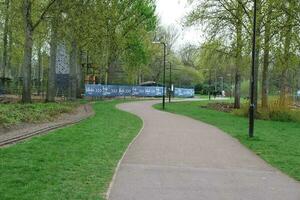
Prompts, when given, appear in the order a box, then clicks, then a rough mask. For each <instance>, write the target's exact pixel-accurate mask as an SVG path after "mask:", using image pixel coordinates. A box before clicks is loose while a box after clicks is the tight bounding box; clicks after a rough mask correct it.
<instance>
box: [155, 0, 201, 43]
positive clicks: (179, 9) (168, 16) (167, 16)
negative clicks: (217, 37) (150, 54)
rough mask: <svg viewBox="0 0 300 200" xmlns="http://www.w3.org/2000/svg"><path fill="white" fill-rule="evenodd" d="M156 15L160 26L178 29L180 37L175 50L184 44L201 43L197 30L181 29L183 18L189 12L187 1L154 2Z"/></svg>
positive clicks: (166, 0) (199, 31)
mask: <svg viewBox="0 0 300 200" xmlns="http://www.w3.org/2000/svg"><path fill="white" fill-rule="evenodd" d="M156 6H157V10H156V12H157V14H158V16H159V17H160V23H161V25H163V26H165V27H168V26H174V27H176V28H177V29H178V31H179V33H180V36H179V38H178V41H177V42H176V45H175V48H176V49H178V48H180V47H181V46H182V45H184V44H186V43H191V44H199V43H201V41H203V39H202V38H203V34H202V32H201V30H199V28H198V30H197V28H195V27H194V28H187V27H182V20H183V18H184V16H185V15H186V14H187V13H188V11H190V10H191V6H190V5H189V4H188V3H187V0H156Z"/></svg>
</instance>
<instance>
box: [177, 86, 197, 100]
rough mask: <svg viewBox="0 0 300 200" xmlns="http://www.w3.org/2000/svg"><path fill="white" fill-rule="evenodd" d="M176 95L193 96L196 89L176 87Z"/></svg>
mask: <svg viewBox="0 0 300 200" xmlns="http://www.w3.org/2000/svg"><path fill="white" fill-rule="evenodd" d="M174 95H175V97H185V98H191V97H194V96H195V90H194V89H186V88H175V91H174Z"/></svg>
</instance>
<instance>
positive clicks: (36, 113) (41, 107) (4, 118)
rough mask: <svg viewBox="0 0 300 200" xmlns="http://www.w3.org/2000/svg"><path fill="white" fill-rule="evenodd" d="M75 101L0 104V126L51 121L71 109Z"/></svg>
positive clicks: (74, 105) (75, 104)
mask: <svg viewBox="0 0 300 200" xmlns="http://www.w3.org/2000/svg"><path fill="white" fill-rule="evenodd" d="M77 105H78V104H77V103H68V102H67V103H34V104H18V103H11V104H0V126H4V127H7V126H11V125H15V124H18V123H21V122H27V123H35V122H43V121H51V120H53V119H54V118H55V117H56V116H58V115H60V114H62V113H68V112H71V111H73V109H74V108H75V107H76V106H77Z"/></svg>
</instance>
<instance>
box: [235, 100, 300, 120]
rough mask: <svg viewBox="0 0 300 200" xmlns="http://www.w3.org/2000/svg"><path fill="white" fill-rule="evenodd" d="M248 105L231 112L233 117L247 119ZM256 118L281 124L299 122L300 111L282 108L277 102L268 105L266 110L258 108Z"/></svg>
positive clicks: (245, 104) (286, 107)
mask: <svg viewBox="0 0 300 200" xmlns="http://www.w3.org/2000/svg"><path fill="white" fill-rule="evenodd" d="M248 112H249V103H244V104H243V105H242V107H241V109H236V110H234V111H233V114H234V115H237V116H243V117H248ZM256 118H257V119H262V120H272V121H281V122H298V123H299V122H300V110H299V109H291V108H290V107H288V106H282V105H281V104H280V103H279V101H278V100H275V101H274V100H273V101H271V102H270V103H269V107H268V108H261V106H259V107H258V109H257V111H256Z"/></svg>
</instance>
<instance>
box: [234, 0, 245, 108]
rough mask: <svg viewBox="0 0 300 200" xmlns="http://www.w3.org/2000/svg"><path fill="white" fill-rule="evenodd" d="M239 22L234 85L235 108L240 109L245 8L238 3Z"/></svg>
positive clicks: (237, 23)
mask: <svg viewBox="0 0 300 200" xmlns="http://www.w3.org/2000/svg"><path fill="white" fill-rule="evenodd" d="M237 16H238V20H237V22H236V58H235V59H236V60H235V85H234V108H236V109H239V108H240V107H241V72H240V68H241V67H242V66H241V65H242V48H243V41H242V21H241V20H242V17H243V8H242V5H241V4H240V3H238V8H237Z"/></svg>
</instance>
